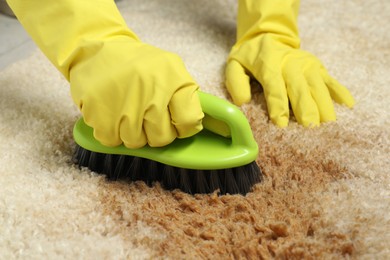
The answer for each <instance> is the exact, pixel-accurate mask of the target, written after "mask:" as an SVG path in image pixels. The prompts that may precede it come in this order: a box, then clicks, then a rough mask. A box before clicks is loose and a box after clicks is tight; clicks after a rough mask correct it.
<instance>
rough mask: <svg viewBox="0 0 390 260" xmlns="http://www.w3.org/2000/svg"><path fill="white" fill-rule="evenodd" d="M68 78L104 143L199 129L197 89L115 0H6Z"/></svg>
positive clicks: (162, 138) (133, 143)
mask: <svg viewBox="0 0 390 260" xmlns="http://www.w3.org/2000/svg"><path fill="white" fill-rule="evenodd" d="M8 2H9V4H10V6H11V8H12V9H13V11H14V13H15V14H16V16H17V18H18V19H19V21H20V22H21V23H22V25H23V26H24V28H25V29H26V30H27V32H28V33H29V34H30V35H31V37H32V38H33V39H34V41H35V42H36V43H37V45H38V46H39V47H40V48H41V50H42V51H43V52H44V53H45V54H46V55H47V57H48V58H49V59H50V60H51V61H52V63H53V64H54V65H55V66H56V67H57V68H58V69H59V70H60V71H61V72H62V74H63V75H64V76H65V77H66V78H67V79H68V80H69V81H70V85H71V94H72V98H73V100H74V102H75V103H76V105H78V107H79V108H80V110H81V112H82V114H83V116H84V120H85V122H86V124H88V125H89V126H91V127H92V128H93V129H94V136H95V138H96V139H97V140H98V141H100V142H101V143H102V144H104V145H107V146H116V145H119V144H121V143H122V142H123V143H124V144H125V145H126V146H127V147H129V148H139V147H141V146H144V145H145V144H146V143H148V144H149V145H151V146H164V145H166V144H169V143H170V142H172V141H173V140H174V139H175V138H176V137H179V138H184V137H188V136H191V135H193V134H195V133H197V132H199V131H200V130H201V129H202V118H203V116H204V115H203V112H202V109H201V106H200V102H199V98H198V94H197V90H198V88H199V87H198V86H197V85H196V83H195V82H194V81H193V79H192V78H191V76H190V75H189V73H188V72H187V70H186V69H185V66H184V64H183V62H182V60H181V59H180V58H179V57H178V56H176V55H175V54H172V53H169V52H166V51H163V50H160V49H158V48H155V47H152V46H150V45H147V44H145V43H142V42H141V41H140V40H139V39H138V38H137V36H136V35H135V34H134V33H133V32H132V31H130V30H129V29H128V27H127V25H126V24H125V22H124V21H123V19H122V17H121V15H120V14H119V11H118V9H117V7H116V5H115V3H114V1H113V0H100V1H79V0H57V1H52V0H40V1H30V0H8Z"/></svg>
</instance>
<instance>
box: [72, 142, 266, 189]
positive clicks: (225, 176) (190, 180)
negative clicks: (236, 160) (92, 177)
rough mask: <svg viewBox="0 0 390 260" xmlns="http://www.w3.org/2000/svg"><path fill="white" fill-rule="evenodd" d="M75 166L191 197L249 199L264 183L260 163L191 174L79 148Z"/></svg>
mask: <svg viewBox="0 0 390 260" xmlns="http://www.w3.org/2000/svg"><path fill="white" fill-rule="evenodd" d="M73 162H74V163H75V164H78V165H79V166H81V167H88V168H89V169H90V170H92V171H94V172H97V173H102V174H105V175H106V176H107V179H109V180H118V179H127V180H130V181H139V180H142V181H144V182H145V183H146V184H148V185H152V184H153V183H154V182H160V183H161V184H162V186H163V187H164V188H165V189H167V190H173V189H180V190H182V191H183V192H186V193H189V194H195V193H212V192H214V191H216V190H219V194H221V195H223V194H226V193H229V194H243V195H245V194H247V193H248V192H250V190H251V189H252V187H253V185H255V184H256V183H258V182H261V181H262V173H261V170H260V168H259V167H258V166H257V164H256V162H252V163H249V164H247V165H243V166H240V167H236V168H234V169H222V170H190V169H183V168H176V167H173V166H169V165H165V164H161V163H158V162H156V161H153V160H149V159H143V158H140V157H133V156H126V155H112V154H103V153H95V152H90V151H88V150H86V149H84V148H82V147H81V146H78V145H77V147H76V150H75V153H74V156H73Z"/></svg>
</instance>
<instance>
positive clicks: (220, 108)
mask: <svg viewBox="0 0 390 260" xmlns="http://www.w3.org/2000/svg"><path fill="white" fill-rule="evenodd" d="M199 98H200V102H201V105H202V109H203V112H204V113H205V115H206V117H205V120H204V123H203V125H204V128H205V129H207V130H208V131H207V130H205V131H201V132H199V133H198V134H196V135H194V136H191V137H188V138H183V139H178V138H177V139H176V140H175V141H173V142H172V143H171V144H169V145H166V146H164V147H150V146H148V145H146V146H144V147H141V148H139V149H129V148H127V147H125V146H124V145H120V146H117V147H107V146H104V145H102V144H101V143H99V142H98V141H97V140H96V139H95V138H94V137H93V129H92V128H91V127H89V126H87V125H86V124H85V123H84V120H83V119H82V118H80V119H79V120H78V121H77V122H76V124H75V127H74V130H73V136H74V138H75V141H76V143H77V144H79V145H80V146H81V147H83V148H84V149H87V150H89V151H93V152H98V153H104V154H122V155H130V156H137V157H142V158H147V159H151V160H154V161H158V162H160V163H163V164H166V165H171V166H176V167H181V168H186V169H199V170H214V169H215V170H218V169H227V168H234V167H239V166H243V165H246V164H248V163H251V162H253V161H255V160H256V158H257V154H258V147H257V143H256V141H255V140H254V138H253V134H252V130H251V128H250V125H249V123H248V121H247V119H246V117H245V115H244V114H243V113H242V112H241V111H240V110H239V109H238V108H237V107H236V106H234V105H233V104H231V103H229V102H228V101H226V100H223V99H220V98H217V97H215V96H212V95H210V94H206V93H203V92H199ZM227 137H228V138H227Z"/></svg>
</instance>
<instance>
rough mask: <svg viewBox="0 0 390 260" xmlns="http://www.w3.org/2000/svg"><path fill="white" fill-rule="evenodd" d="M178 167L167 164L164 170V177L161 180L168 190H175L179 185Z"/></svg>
mask: <svg viewBox="0 0 390 260" xmlns="http://www.w3.org/2000/svg"><path fill="white" fill-rule="evenodd" d="M176 172H177V168H175V167H172V166H169V165H166V166H165V167H164V170H163V172H162V174H163V178H162V180H161V182H162V185H163V187H164V188H165V189H167V190H173V189H176V188H177V187H179V182H178V178H177V174H176Z"/></svg>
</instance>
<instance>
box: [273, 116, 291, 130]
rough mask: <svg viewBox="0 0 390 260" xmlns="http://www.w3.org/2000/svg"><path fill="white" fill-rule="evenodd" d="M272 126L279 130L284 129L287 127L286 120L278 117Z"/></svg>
mask: <svg viewBox="0 0 390 260" xmlns="http://www.w3.org/2000/svg"><path fill="white" fill-rule="evenodd" d="M273 122H274V124H275V125H277V126H278V127H280V128H285V127H287V126H288V118H285V117H280V118H277V119H274V120H273Z"/></svg>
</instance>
